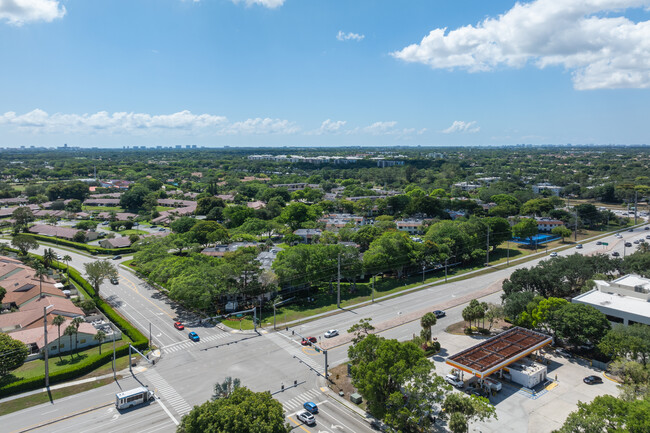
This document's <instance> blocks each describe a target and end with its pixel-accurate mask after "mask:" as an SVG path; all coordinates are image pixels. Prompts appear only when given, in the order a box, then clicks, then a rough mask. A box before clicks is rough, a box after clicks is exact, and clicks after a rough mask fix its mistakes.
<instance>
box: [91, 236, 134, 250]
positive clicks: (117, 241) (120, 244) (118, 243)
mask: <svg viewBox="0 0 650 433" xmlns="http://www.w3.org/2000/svg"><path fill="white" fill-rule="evenodd" d="M99 246H100V247H102V248H108V249H113V248H128V247H130V246H131V239H129V237H128V236H122V237H120V238H113V239H102V240H101V241H99Z"/></svg>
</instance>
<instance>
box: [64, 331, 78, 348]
mask: <svg viewBox="0 0 650 433" xmlns="http://www.w3.org/2000/svg"><path fill="white" fill-rule="evenodd" d="M76 333H77V328H75V327H74V325H72V324H70V325H68V327H67V328H65V331H63V335H69V336H70V351H72V336H73V335H75V334H76Z"/></svg>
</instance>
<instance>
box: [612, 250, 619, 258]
mask: <svg viewBox="0 0 650 433" xmlns="http://www.w3.org/2000/svg"><path fill="white" fill-rule="evenodd" d="M612 256H613V257H618V256H620V254H619V253H618V251H614V252H613V253H612Z"/></svg>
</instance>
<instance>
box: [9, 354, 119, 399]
mask: <svg viewBox="0 0 650 433" xmlns="http://www.w3.org/2000/svg"><path fill="white" fill-rule="evenodd" d="M128 353H129V346H121V347H118V348H117V349H116V351H115V356H116V358H119V357H122V356H125V355H127V354H128ZM112 358H113V352H104V353H102V354H101V355H99V354H97V355H93V356H90V357H88V358H86V359H84V360H82V361H80V362H79V363H78V364H76V365H74V366H70V367H69V368H66V369H64V370H59V371H56V372H54V373H52V374H50V384H51V385H54V384H56V383H61V382H65V381H67V380H71V379H76V378H77V377H79V376H83V375H85V374H88V373H90V372H92V371H93V370H95V369H97V368H99V367H100V366H102V365H104V364H106V363H107V362H109V361H110V360H111V359H112ZM44 383H45V375H43V376H39V377H31V378H29V379H22V380H18V381H16V382H13V383H10V384H8V385H6V386H4V387H3V388H2V389H0V397H6V396H8V395H12V394H18V393H21V392H26V391H31V390H34V389H38V388H40V387H42V386H43V385H44Z"/></svg>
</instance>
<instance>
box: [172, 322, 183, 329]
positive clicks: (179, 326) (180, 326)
mask: <svg viewBox="0 0 650 433" xmlns="http://www.w3.org/2000/svg"><path fill="white" fill-rule="evenodd" d="M174 328H176V329H180V330H181V331H182V330H183V329H185V326H183V324H182V323H181V322H174Z"/></svg>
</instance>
